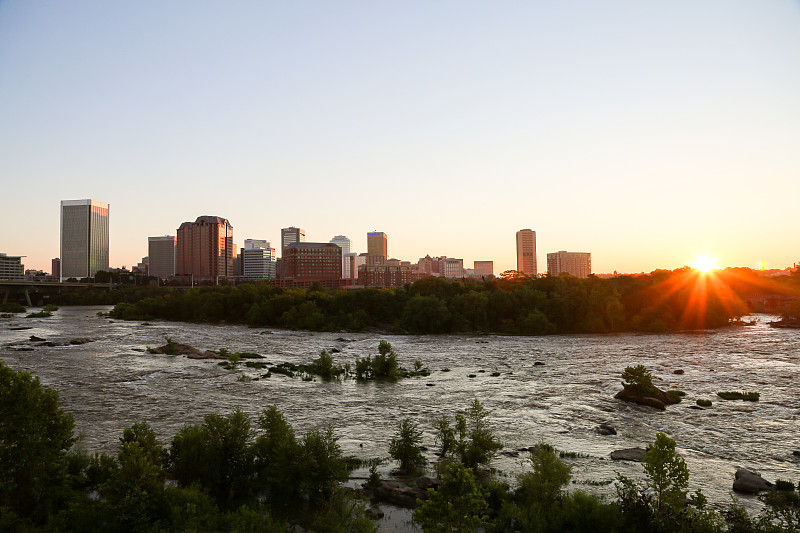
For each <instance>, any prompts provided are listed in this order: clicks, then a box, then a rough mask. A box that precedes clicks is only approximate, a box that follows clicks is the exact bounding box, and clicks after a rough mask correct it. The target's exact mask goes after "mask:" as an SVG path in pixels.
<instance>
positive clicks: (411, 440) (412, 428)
mask: <svg viewBox="0 0 800 533" xmlns="http://www.w3.org/2000/svg"><path fill="white" fill-rule="evenodd" d="M420 444H422V431H421V430H420V429H419V427H418V426H417V424H415V423H414V422H412V421H411V419H410V418H404V419H403V420H402V422H400V424H398V427H397V434H395V435H394V436H393V437H392V440H391V441H390V442H389V456H390V457H391V458H392V459H394V460H395V461H397V462H398V463H400V470H402V471H403V472H408V473H412V472H414V471H416V470H417V469H418V468H419V467H421V466H423V465H425V456H423V455H422V451H420V449H419V446H420Z"/></svg>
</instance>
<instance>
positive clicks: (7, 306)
mask: <svg viewBox="0 0 800 533" xmlns="http://www.w3.org/2000/svg"><path fill="white" fill-rule="evenodd" d="M24 312H25V306H24V305H22V304H18V303H16V302H6V303H0V313H24Z"/></svg>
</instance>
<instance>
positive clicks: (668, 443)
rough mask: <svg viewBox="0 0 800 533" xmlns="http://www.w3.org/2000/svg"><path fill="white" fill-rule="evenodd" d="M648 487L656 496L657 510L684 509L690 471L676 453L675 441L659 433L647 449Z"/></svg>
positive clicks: (646, 472)
mask: <svg viewBox="0 0 800 533" xmlns="http://www.w3.org/2000/svg"><path fill="white" fill-rule="evenodd" d="M643 464H644V472H645V474H646V475H647V486H648V487H650V488H652V489H653V492H654V494H655V506H656V510H659V509H661V508H663V507H668V508H670V509H671V510H674V511H678V510H680V509H682V508H683V507H684V505H685V504H684V500H685V498H686V492H687V487H688V486H689V469H688V468H687V467H686V461H684V460H683V458H682V457H681V456H680V455H678V454H677V452H676V451H675V441H674V440H672V439H671V438H669V437H667V436H666V435H665V434H664V433H657V434H656V440H655V441H654V442H653V444H651V445H650V446H648V447H647V454H646V455H645V458H644V463H643Z"/></svg>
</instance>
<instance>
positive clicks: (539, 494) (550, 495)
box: [518, 442, 570, 504]
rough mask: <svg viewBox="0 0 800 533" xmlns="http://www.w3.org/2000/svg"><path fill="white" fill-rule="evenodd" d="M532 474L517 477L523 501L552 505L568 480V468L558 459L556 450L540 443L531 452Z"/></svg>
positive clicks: (527, 473)
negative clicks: (535, 501) (532, 500)
mask: <svg viewBox="0 0 800 533" xmlns="http://www.w3.org/2000/svg"><path fill="white" fill-rule="evenodd" d="M531 466H532V467H533V471H532V472H526V473H524V474H520V475H519V476H518V482H519V492H520V493H521V494H522V495H523V499H528V500H530V499H534V500H537V501H541V502H545V503H548V504H552V503H553V502H555V501H556V500H557V499H558V498H559V497H560V496H561V491H562V489H563V488H564V486H565V485H566V484H567V483H569V480H570V467H569V466H567V465H566V464H564V461H562V460H561V459H559V458H558V455H556V450H555V448H553V447H552V446H550V445H549V444H545V443H544V442H540V443H539V445H538V446H536V448H535V449H534V451H532V452H531Z"/></svg>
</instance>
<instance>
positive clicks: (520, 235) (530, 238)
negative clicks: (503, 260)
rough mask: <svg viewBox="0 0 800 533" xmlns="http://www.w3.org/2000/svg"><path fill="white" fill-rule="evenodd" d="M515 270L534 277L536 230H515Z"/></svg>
mask: <svg viewBox="0 0 800 533" xmlns="http://www.w3.org/2000/svg"><path fill="white" fill-rule="evenodd" d="M517 270H518V271H519V272H522V273H523V274H525V275H526V276H530V277H532V278H533V277H536V232H535V231H532V230H529V229H521V230H519V231H518V232H517Z"/></svg>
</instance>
